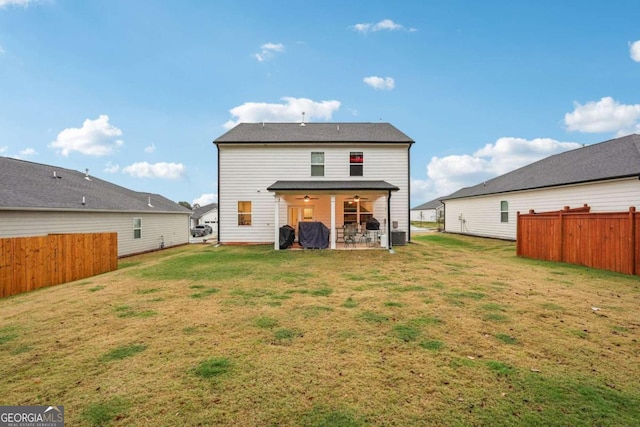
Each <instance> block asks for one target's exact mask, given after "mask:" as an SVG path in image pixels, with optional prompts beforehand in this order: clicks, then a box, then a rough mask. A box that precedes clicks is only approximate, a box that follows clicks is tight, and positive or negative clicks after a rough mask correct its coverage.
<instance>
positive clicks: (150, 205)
mask: <svg viewBox="0 0 640 427" xmlns="http://www.w3.org/2000/svg"><path fill="white" fill-rule="evenodd" d="M147 206H149V207H150V208H152V207H153V205H152V204H151V196H149V202H148V203H147Z"/></svg>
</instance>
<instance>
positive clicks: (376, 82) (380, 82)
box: [362, 76, 396, 90]
mask: <svg viewBox="0 0 640 427" xmlns="http://www.w3.org/2000/svg"><path fill="white" fill-rule="evenodd" d="M362 80H363V81H364V82H365V83H366V84H368V85H369V86H371V87H372V88H374V89H379V90H391V89H393V88H394V87H395V85H396V82H395V80H394V79H393V77H378V76H370V77H365V78H364V79H362Z"/></svg>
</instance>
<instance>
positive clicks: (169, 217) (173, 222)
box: [0, 210, 189, 256]
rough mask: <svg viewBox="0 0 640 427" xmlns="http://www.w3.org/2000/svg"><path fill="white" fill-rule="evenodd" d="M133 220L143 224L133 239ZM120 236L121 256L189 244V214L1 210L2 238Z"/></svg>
mask: <svg viewBox="0 0 640 427" xmlns="http://www.w3.org/2000/svg"><path fill="white" fill-rule="evenodd" d="M133 218H140V219H141V221H142V225H143V233H142V235H141V238H139V239H134V232H133V228H132V224H133ZM102 232H116V233H118V256H124V255H131V254H135V253H140V252H146V251H150V250H155V249H159V248H160V244H161V242H162V241H163V240H164V247H165V248H167V247H171V246H176V245H181V244H185V243H188V242H189V215H188V213H187V214H166V213H165V214H142V213H103V212H59V211H57V212H56V211H8V210H6V211H5V210H0V237H28V236H43V235H47V234H56V233H102Z"/></svg>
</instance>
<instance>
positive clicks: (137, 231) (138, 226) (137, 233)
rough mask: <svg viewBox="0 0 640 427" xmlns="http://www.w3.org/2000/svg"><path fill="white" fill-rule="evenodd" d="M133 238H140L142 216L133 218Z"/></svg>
mask: <svg viewBox="0 0 640 427" xmlns="http://www.w3.org/2000/svg"><path fill="white" fill-rule="evenodd" d="M136 222H137V224H136ZM133 238H134V239H142V218H140V217H134V218H133Z"/></svg>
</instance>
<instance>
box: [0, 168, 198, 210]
mask: <svg viewBox="0 0 640 427" xmlns="http://www.w3.org/2000/svg"><path fill="white" fill-rule="evenodd" d="M87 178H88V179H87ZM83 198H84V204H83V203H82V201H83ZM0 210H67V211H118V212H122V211H125V212H148V213H158V212H162V213H168V212H171V213H187V214H188V213H190V212H191V211H190V210H189V209H187V208H185V207H183V206H180V205H179V204H177V203H174V202H172V201H171V200H169V199H167V198H165V197H163V196H161V195H159V194H152V193H143V192H137V191H132V190H129V189H127V188H124V187H120V186H119V185H115V184H112V183H110V182H107V181H103V180H101V179H99V178H96V177H94V176H90V175H88V174H86V173H82V172H77V171H74V170H70V169H64V168H60V167H57V166H50V165H44V164H40V163H33V162H27V161H24V160H17V159H12V158H9V157H0Z"/></svg>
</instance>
